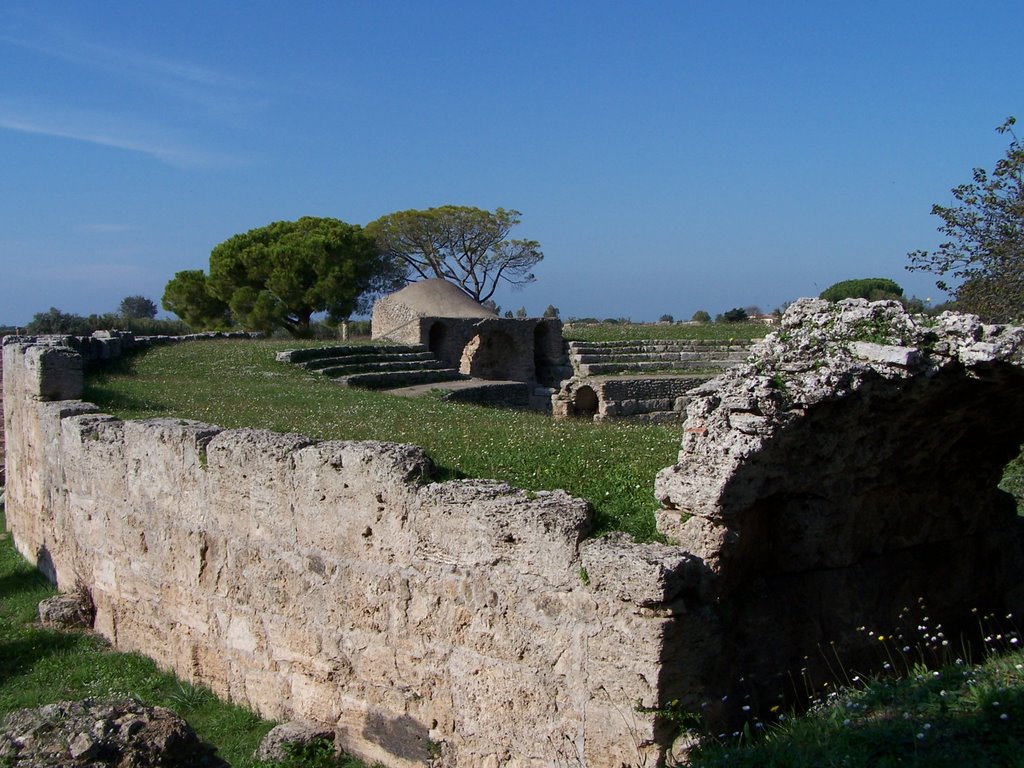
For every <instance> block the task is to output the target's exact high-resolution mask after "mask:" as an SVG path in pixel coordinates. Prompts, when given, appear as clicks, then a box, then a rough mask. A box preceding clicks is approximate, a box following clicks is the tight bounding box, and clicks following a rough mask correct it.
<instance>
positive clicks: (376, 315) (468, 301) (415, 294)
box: [372, 279, 572, 388]
mask: <svg viewBox="0 0 1024 768" xmlns="http://www.w3.org/2000/svg"><path fill="white" fill-rule="evenodd" d="M372 328H373V330H372V334H373V338H374V339H376V340H382V341H384V340H386V341H394V342H398V343H401V344H421V345H423V346H424V347H426V348H427V349H429V350H430V351H431V352H432V353H434V355H435V356H436V357H437V358H438V359H439V360H441V361H442V362H444V363H446V364H447V365H449V366H451V367H453V368H457V369H458V370H459V371H460V372H461V373H463V374H465V375H467V376H472V377H473V378H477V379H489V380H495V381H522V382H527V383H531V384H533V383H537V384H541V385H543V386H545V387H552V388H553V387H557V386H558V385H559V383H560V382H561V380H562V379H563V378H567V377H568V376H569V375H571V371H572V369H571V367H570V366H569V364H568V359H567V357H566V354H565V342H564V340H563V338H562V322H561V321H560V320H558V319H557V318H539V317H532V318H501V317H498V315H497V313H496V312H495V311H494V310H492V309H489V308H487V307H484V306H483V305H481V304H478V303H477V302H476V301H474V300H473V299H472V298H470V297H469V296H467V295H466V294H465V293H463V292H462V291H461V290H460V289H459V288H458V287H457V286H456V285H454V284H453V283H449V282H448V281H447V280H440V279H433V280H421V281H419V282H415V283H411V284H410V285H407V286H406V287H405V288H403V289H402V290H400V291H397V292H395V293H392V294H391V295H389V296H385V297H383V298H381V299H379V300H378V301H377V302H376V303H375V304H374V305H373V319H372Z"/></svg>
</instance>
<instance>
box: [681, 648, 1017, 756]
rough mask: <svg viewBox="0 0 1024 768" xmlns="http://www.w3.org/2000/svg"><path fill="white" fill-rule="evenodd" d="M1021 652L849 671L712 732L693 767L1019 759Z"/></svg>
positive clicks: (695, 752)
mask: <svg viewBox="0 0 1024 768" xmlns="http://www.w3.org/2000/svg"><path fill="white" fill-rule="evenodd" d="M1022 670H1024V653H1021V652H1020V651H1010V652H1006V653H1001V654H994V655H991V656H989V657H988V658H987V659H986V660H985V661H984V662H983V663H981V664H978V665H970V664H967V663H956V662H952V663H949V664H947V665H944V666H942V667H941V668H939V669H930V668H928V667H925V666H923V665H915V666H913V667H911V668H910V669H909V670H908V673H907V674H904V675H901V676H893V677H879V678H875V679H873V680H867V681H863V682H862V681H860V680H857V681H856V682H854V683H853V684H852V686H850V687H845V688H842V689H840V690H839V691H837V692H836V693H835V694H833V695H831V696H828V697H826V698H825V699H824V700H819V701H818V702H817V703H816V704H815V706H814V707H813V708H812V709H811V710H810V711H809V712H807V713H806V714H804V715H802V716H800V717H792V718H788V719H786V718H783V719H782V721H781V722H774V723H772V724H770V725H763V724H762V725H761V726H760V727H759V726H758V721H754V722H753V725H752V726H751V725H749V724H748V726H747V727H746V728H744V729H743V730H741V731H737V732H735V733H733V734H718V735H717V737H716V738H709V739H707V740H706V741H705V742H704V743H703V744H702V745H701V746H700V747H699V748H698V749H697V750H695V751H694V752H693V753H691V764H692V765H693V766H694V767H695V768H735V767H736V766H743V767H745V768H762V767H764V766H774V767H776V768H822V767H823V766H851V767H854V766H857V767H860V766H863V768H876V767H878V768H887V767H889V766H893V767H894V766H921V768H925V767H926V766H927V767H928V768H962V767H963V766H972V767H981V766H1007V767H1009V766H1024V671H1022Z"/></svg>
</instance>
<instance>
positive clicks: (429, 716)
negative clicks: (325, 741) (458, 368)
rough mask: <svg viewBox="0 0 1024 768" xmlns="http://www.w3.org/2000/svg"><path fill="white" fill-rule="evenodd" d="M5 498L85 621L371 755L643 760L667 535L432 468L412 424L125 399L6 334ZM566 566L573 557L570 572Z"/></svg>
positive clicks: (672, 565)
mask: <svg viewBox="0 0 1024 768" xmlns="http://www.w3.org/2000/svg"><path fill="white" fill-rule="evenodd" d="M4 369H5V370H4V372H5V379H4V389H5V403H6V405H7V409H6V424H5V428H6V432H7V435H8V440H9V446H8V447H9V452H8V465H7V468H8V485H7V488H6V511H7V521H8V525H9V527H10V528H11V530H12V532H13V534H14V538H15V540H16V542H17V546H18V548H19V550H20V551H21V552H22V553H24V554H25V555H26V556H27V557H29V558H30V559H31V560H33V561H35V562H38V564H39V566H40V567H41V568H42V569H43V570H44V571H45V572H47V573H49V574H50V575H51V576H52V577H54V578H55V579H56V581H57V582H58V583H59V584H60V585H61V586H63V587H65V588H73V587H74V586H75V585H76V584H83V585H85V586H86V587H88V588H89V590H90V591H91V594H92V598H93V601H94V602H95V605H96V609H97V617H96V625H95V626H96V629H97V630H98V631H100V632H101V633H102V634H103V635H105V636H106V637H108V638H109V639H110V640H111V641H112V642H113V643H114V645H115V646H116V647H118V648H122V649H131V650H138V651H141V652H142V653H145V654H146V655H149V656H151V657H153V658H155V659H157V660H158V661H159V662H160V663H161V664H163V665H166V666H168V667H171V668H173V669H175V670H176V671H177V672H178V673H179V674H181V675H184V676H186V677H188V678H192V679H197V680H201V681H203V682H205V683H207V684H209V685H211V686H212V688H213V689H214V690H215V691H216V692H218V693H219V694H223V695H228V696H230V697H231V698H232V699H234V700H236V701H240V702H243V703H246V704H249V705H251V706H253V707H255V708H256V709H257V710H259V711H260V712H261V713H263V714H265V715H267V716H270V717H274V718H292V717H300V718H307V719H312V720H316V721H319V722H322V723H328V724H331V725H332V726H334V727H336V728H337V730H338V734H339V740H340V742H341V743H342V744H344V745H345V747H346V748H347V749H348V750H350V751H352V752H354V753H355V754H357V755H359V756H361V757H363V758H365V759H367V760H369V761H380V762H382V763H384V764H385V765H388V766H413V765H426V764H428V763H429V764H432V765H438V766H467V767H468V766H499V765H500V766H528V765H529V766H534V765H536V766H541V765H552V766H553V765H557V764H563V763H567V764H576V762H575V761H576V760H577V759H580V760H582V761H583V762H584V764H586V765H588V766H598V767H599V766H609V767H610V768H618V767H619V766H620V765H622V764H626V765H633V764H640V763H641V761H643V760H645V759H646V760H647V762H648V764H653V763H654V762H655V761H656V760H657V759H659V758H660V757H661V756H662V755H663V754H664V751H665V746H666V745H665V742H666V740H670V735H667V734H666V732H665V731H664V730H663V729H661V728H660V727H659V728H656V726H655V723H654V720H653V718H652V717H651V715H649V714H644V713H642V712H638V711H636V705H637V702H641V703H643V704H644V705H645V706H653V705H656V704H657V703H658V699H657V696H658V693H657V689H658V685H659V674H660V661H659V660H660V658H661V656H662V654H663V639H664V637H665V635H666V625H667V624H669V623H670V622H671V621H672V620H673V619H672V615H673V612H674V609H671V608H669V606H670V605H672V604H673V602H674V601H675V600H676V599H677V593H678V591H679V585H678V584H677V583H676V577H675V576H673V575H672V574H675V573H676V572H677V571H679V569H680V567H681V563H682V562H683V561H684V559H685V558H684V557H683V556H682V554H681V553H680V552H679V551H678V550H675V549H672V548H663V551H652V550H650V549H648V548H645V547H641V546H638V545H633V544H630V543H628V542H625V541H622V540H620V539H616V538H612V539H602V540H588V541H584V540H583V537H584V536H585V534H586V533H587V531H588V528H589V524H590V511H589V508H588V507H587V506H586V504H585V503H583V502H581V501H578V500H576V499H572V498H570V497H568V496H566V495H565V494H564V493H561V492H557V493H539V494H526V493H523V492H521V491H515V490H513V489H511V488H508V487H507V486H505V485H502V484H498V483H493V482H487V481H466V482H451V483H445V484H427V483H426V482H425V480H426V478H427V477H428V476H429V472H430V463H429V460H428V459H427V458H426V457H425V456H424V454H423V453H422V451H421V450H420V449H418V448H415V447H410V446H400V445H393V444H385V443H354V442H321V443H317V442H314V441H312V440H309V439H307V438H304V437H301V436H298V435H280V434H274V433H269V432H262V431H253V430H221V429H219V428H217V427H213V426H209V425H205V424H198V423H195V422H185V421H174V420H155V421H147V422H123V421H119V420H117V419H115V418H113V417H111V416H107V415H103V414H100V413H97V412H96V409H95V407H93V406H91V405H89V404H86V403H82V402H80V401H78V400H75V399H74V398H76V397H79V396H80V392H81V382H82V376H81V371H82V361H81V358H80V357H79V356H78V355H77V354H76V353H74V352H73V351H72V350H69V349H67V348H65V347H59V346H43V345H39V344H8V345H7V346H5V347H4ZM583 574H585V578H584V577H583V576H582V575H583Z"/></svg>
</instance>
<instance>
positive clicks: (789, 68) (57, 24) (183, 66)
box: [0, 0, 1024, 324]
mask: <svg viewBox="0 0 1024 768" xmlns="http://www.w3.org/2000/svg"><path fill="white" fill-rule="evenodd" d="M1021 29H1024V4H1022V3H1020V2H1019V1H1018V2H1003V1H1002V0H991V1H987V2H984V3H964V2H962V1H961V2H955V3H953V2H930V3H923V2H922V3H899V2H891V1H890V2H884V3H849V2H844V3H838V2H836V3H833V2H824V1H819V2H775V3H765V2H713V3H712V2H696V1H690V2H682V1H680V2H635V3H623V2H602V1H600V0H592V1H588V2H557V1H553V0H547V1H546V2H530V1H526V2H518V3H493V2H462V3H455V2H444V0H434V1H433V2H429V3H428V2H415V3H414V2H387V1H386V0H383V1H380V2H316V3H298V4H285V3H281V2H274V3H269V2H261V1H259V0H257V1H255V2H247V3H223V2H189V1H184V2H176V3H168V2H165V1H163V0H162V1H161V2H143V1H139V0H133V1H132V2H119V1H118V0H105V1H104V2H82V1H81V0H77V1H75V2H42V1H39V0H35V1H33V2H19V1H18V0H6V2H5V3H4V4H3V5H2V6H0V72H2V73H3V77H2V80H0V163H2V178H3V184H2V185H0V324H23V323H25V322H27V321H28V320H29V319H30V318H31V316H32V315H33V314H34V313H35V312H39V311H44V310H46V309H48V308H49V307H51V306H56V307H58V308H60V309H62V310H64V311H66V312H76V313H79V314H89V313H91V312H105V311H113V310H114V309H116V307H117V305H118V304H119V302H120V300H121V299H122V298H123V297H125V296H128V295H133V294H143V295H146V296H149V297H151V298H153V299H154V300H156V301H157V302H159V299H160V296H161V294H162V293H163V287H164V285H165V284H166V282H167V280H169V279H170V278H171V277H172V276H173V275H174V273H175V272H177V271H179V270H183V269H197V268H206V267H207V265H208V258H209V253H210V249H211V248H212V247H213V246H215V245H216V244H217V243H219V242H221V241H223V240H225V239H226V238H228V237H230V236H231V235H233V234H236V233H238V232H243V231H246V230H248V229H251V228H253V227H259V226H263V225H265V224H268V223H270V222H272V221H277V220H283V219H295V218H298V217H300V216H304V215H311V216H333V217H336V218H339V219H342V220H344V221H348V222H351V223H356V224H366V223H368V222H369V221H371V220H373V219H375V218H377V217H378V216H381V215H383V214H385V213H390V212H392V211H398V210H404V209H408V208H428V207H431V206H436V205H444V204H460V205H475V206H478V207H481V208H488V209H493V208H496V207H499V206H500V207H504V208H514V209H517V210H519V211H521V212H522V214H523V217H522V224H521V225H520V226H519V227H518V228H517V230H516V231H515V235H516V236H518V237H525V238H530V239H535V240H538V241H540V243H541V245H542V247H543V250H544V252H545V255H546V258H545V260H544V262H543V263H542V264H540V265H539V266H538V268H537V270H536V274H537V282H536V283H534V284H533V285H531V286H528V287H526V288H525V289H523V290H521V291H516V292H512V291H503V292H500V293H499V294H498V295H497V296H496V298H497V299H498V301H499V303H500V304H501V305H502V306H503V307H505V308H513V309H514V308H516V307H519V306H520V305H522V306H525V307H526V308H527V310H529V311H530V312H531V313H532V314H539V313H540V312H542V311H543V310H544V308H545V307H546V306H547V305H548V304H554V305H555V306H557V307H559V308H560V309H561V311H562V316H563V317H568V316H598V317H620V316H621V317H631V318H633V319H634V320H653V319H657V317H658V316H659V315H661V314H663V313H668V314H672V315H674V316H676V317H677V318H683V317H686V318H688V317H689V316H690V315H691V314H692V313H693V312H694V311H695V310H698V309H706V310H707V311H709V312H711V313H712V314H715V313H717V312H722V311H724V310H727V309H729V308H731V307H734V306H747V305H752V304H756V305H760V306H762V307H763V308H765V309H771V308H773V307H775V306H777V305H779V304H781V303H782V302H784V301H787V300H791V299H794V298H797V297H799V296H805V295H812V294H816V293H818V292H820V291H821V290H822V289H824V288H825V287H827V286H828V285H830V284H831V283H833V282H836V281H838V280H842V279H847V278H854V277H873V276H881V277H891V278H893V279H895V280H897V281H898V282H900V283H901V284H902V285H904V287H905V288H906V289H907V293H909V294H916V295H918V296H921V297H922V298H925V297H931V298H933V299H935V300H939V299H940V298H941V295H940V294H939V293H938V292H937V291H936V290H935V288H934V278H932V277H930V276H928V275H921V274H919V273H915V274H910V273H907V272H906V271H905V270H904V266H905V265H906V263H907V259H906V253H907V251H909V250H912V249H915V248H932V247H934V246H935V245H936V244H937V243H938V242H939V239H940V236H939V234H938V233H937V232H936V225H937V224H938V219H937V218H935V217H933V216H931V215H930V208H931V205H932V204H933V203H936V202H939V203H948V202H950V201H951V196H950V194H949V189H950V188H951V187H953V186H955V185H956V184H959V183H961V182H964V181H967V180H969V177H970V171H971V168H973V167H975V166H979V165H980V166H985V167H991V166H992V164H993V163H994V162H995V161H996V160H997V159H998V158H999V157H1000V156H1002V154H1003V152H1004V151H1005V148H1006V145H1007V143H1008V142H1007V140H1006V138H1005V137H1001V136H999V135H998V134H996V132H995V130H994V129H995V127H996V126H997V125H999V124H1000V123H1001V122H1002V121H1003V119H1004V118H1005V117H1006V116H1008V115H1011V114H1016V115H1017V116H1019V117H1020V118H1022V119H1024V76H1022V75H1024V68H1022V65H1021V58H1020V30H1021Z"/></svg>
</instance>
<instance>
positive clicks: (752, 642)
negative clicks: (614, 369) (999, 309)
mask: <svg viewBox="0 0 1024 768" xmlns="http://www.w3.org/2000/svg"><path fill="white" fill-rule="evenodd" d="M1022 351H1024V329H1021V328H1014V327H1007V326H999V325H983V324H981V323H980V322H978V319H977V318H976V317H973V316H970V315H956V314H952V313H946V314H943V315H941V316H940V317H938V318H924V317H911V316H909V315H907V314H906V313H905V312H904V310H903V308H902V307H901V306H900V305H899V304H898V303H896V302H876V303H873V304H869V303H868V302H865V301H863V300H850V301H845V302H840V303H838V304H830V303H829V302H825V301H820V300H808V299H805V300H801V301H799V302H796V303H795V304H794V305H793V306H792V307H790V309H789V310H788V311H787V312H786V314H785V316H784V318H783V321H782V328H781V330H780V332H779V333H776V334H772V335H771V336H769V337H767V338H766V339H765V340H764V342H762V343H761V344H758V345H757V346H755V348H754V350H753V352H752V357H751V362H750V363H748V364H746V365H743V366H739V367H738V368H735V369H733V370H731V371H729V372H728V373H726V374H725V375H724V376H722V377H720V378H718V379H714V380H712V381H711V382H709V383H708V384H707V385H705V386H704V387H702V388H701V389H698V390H695V391H693V392H692V393H691V396H692V399H691V401H690V404H689V405H688V407H687V411H686V414H687V419H686V422H685V425H684V433H685V434H684V438H683V444H682V449H681V451H680V453H679V460H678V463H677V464H676V465H675V466H673V467H670V468H668V469H665V470H663V471H662V472H661V473H659V475H658V478H657V480H656V484H655V486H656V494H657V496H658V498H659V499H660V500H661V502H662V504H663V506H664V509H663V510H662V511H661V512H659V513H658V528H659V530H660V531H661V532H662V533H663V534H665V535H666V536H668V537H669V538H670V539H671V540H673V541H675V542H677V543H678V544H680V545H682V546H683V547H684V548H685V549H687V550H688V551H689V552H691V553H693V554H694V555H695V556H696V557H697V558H699V560H700V562H701V563H702V566H703V568H704V574H703V577H702V583H701V586H700V589H699V592H700V595H701V598H700V600H701V602H705V603H716V604H719V605H723V606H728V607H729V610H728V611H719V612H717V613H716V614H714V615H713V616H711V621H710V623H709V626H708V630H709V631H710V632H712V633H713V634H714V635H715V636H717V637H720V638H721V639H722V642H721V645H720V647H719V649H718V653H717V654H715V656H714V657H712V658H709V659H708V663H707V665H706V666H705V667H704V670H703V671H704V674H706V675H707V681H708V682H709V684H710V681H712V680H715V679H722V678H724V677H726V676H728V675H729V674H730V673H731V672H732V671H733V670H736V669H742V670H754V671H756V672H757V673H759V674H760V675H761V680H765V675H766V674H770V673H771V672H772V671H775V672H777V671H778V670H787V669H790V670H792V669H800V668H803V667H817V668H818V670H819V673H820V674H821V675H827V673H828V672H827V669H823V667H825V666H826V665H827V662H828V660H826V659H824V658H823V656H822V653H821V652H820V651H818V650H816V649H817V648H819V647H820V648H830V646H831V644H832V643H835V647H836V649H837V653H838V654H839V655H840V657H841V658H842V659H843V662H844V663H845V664H849V665H851V666H852V667H853V668H860V669H863V668H865V667H867V666H868V665H869V664H871V663H875V664H877V663H878V657H877V654H874V653H872V652H871V648H870V642H868V640H869V639H868V638H866V637H865V635H864V632H863V631H858V628H859V627H863V626H865V625H866V626H867V628H869V629H873V630H875V631H876V632H879V631H880V632H883V633H886V634H888V633H889V632H891V631H893V630H895V629H896V628H897V627H903V626H904V624H903V621H904V619H903V618H901V615H900V614H901V612H902V611H903V610H904V609H910V610H911V611H916V609H917V608H918V607H919V606H920V605H925V606H927V610H926V611H925V615H927V616H929V617H930V619H931V621H932V622H935V623H941V624H942V625H943V628H944V630H945V632H946V633H947V635H948V636H949V637H951V638H956V637H957V633H958V631H959V630H960V629H968V630H970V629H971V628H973V629H976V628H977V621H976V614H974V613H972V609H973V610H977V611H979V612H981V613H982V615H984V614H985V613H994V614H995V615H997V616H1005V615H1006V614H1007V613H1009V612H1012V613H1015V614H1019V612H1020V611H1021V610H1022V609H1024V588H1022V586H1021V585H1022V579H1021V577H1022V575H1024V553H1022V546H1021V536H1022V519H1021V518H1020V517H1018V516H1017V513H1016V508H1015V503H1014V499H1013V498H1012V497H1011V496H1010V495H1009V494H1007V493H1004V492H1002V491H1000V490H999V489H998V488H997V487H996V486H997V483H998V482H999V479H1000V475H1001V473H1002V469H1003V467H1004V466H1005V465H1006V464H1007V463H1008V462H1009V461H1010V460H1011V459H1012V458H1014V457H1015V456H1016V455H1017V454H1018V452H1019V451H1020V449H1021V443H1022V442H1024V367H1022V365H1021V362H1022ZM918 618H920V617H918ZM926 623H927V622H926ZM933 626H934V624H933ZM909 629H910V630H914V627H913V626H911V627H909ZM915 634H916V633H915ZM954 642H955V641H954ZM809 649H810V650H809ZM830 652H831V651H830ZM805 656H809V657H810V658H809V660H805ZM812 672H813V670H812ZM748 678H749V675H748Z"/></svg>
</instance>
